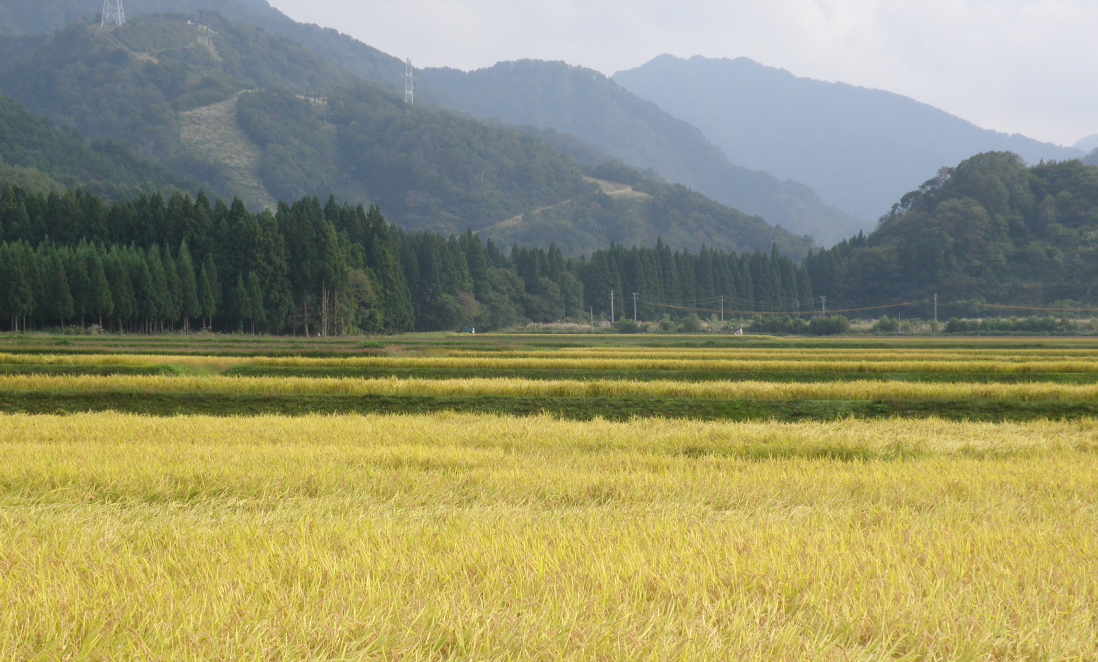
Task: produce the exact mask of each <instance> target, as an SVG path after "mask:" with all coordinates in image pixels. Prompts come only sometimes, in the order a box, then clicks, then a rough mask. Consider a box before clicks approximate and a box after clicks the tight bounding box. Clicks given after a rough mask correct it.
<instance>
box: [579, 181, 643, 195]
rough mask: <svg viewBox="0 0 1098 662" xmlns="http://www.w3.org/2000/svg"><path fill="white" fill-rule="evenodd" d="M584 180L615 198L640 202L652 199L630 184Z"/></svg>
mask: <svg viewBox="0 0 1098 662" xmlns="http://www.w3.org/2000/svg"><path fill="white" fill-rule="evenodd" d="M584 180H586V181H588V182H590V183H592V184H594V185H596V186H598V187H599V188H600V189H602V192H603V193H605V194H606V195H609V196H611V197H614V198H636V199H638V200H647V199H649V198H651V197H652V196H650V195H648V194H647V193H643V192H641V191H638V190H636V189H635V188H633V187H632V186H629V185H628V184H618V183H616V182H608V181H606V180H603V179H595V178H594V177H584Z"/></svg>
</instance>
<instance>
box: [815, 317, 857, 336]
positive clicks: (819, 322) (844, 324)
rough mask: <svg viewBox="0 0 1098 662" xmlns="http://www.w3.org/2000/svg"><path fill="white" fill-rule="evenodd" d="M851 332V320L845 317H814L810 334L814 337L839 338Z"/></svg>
mask: <svg viewBox="0 0 1098 662" xmlns="http://www.w3.org/2000/svg"><path fill="white" fill-rule="evenodd" d="M848 331H850V320H848V319H847V318H845V317H841V316H840V317H813V318H812V321H811V322H809V323H808V332H809V333H810V334H812V335H814V336H837V335H839V334H842V333H846V332H848Z"/></svg>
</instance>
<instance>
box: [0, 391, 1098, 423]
mask: <svg viewBox="0 0 1098 662" xmlns="http://www.w3.org/2000/svg"><path fill="white" fill-rule="evenodd" d="M0 412H2V413H8V414H58V415H64V414H83V413H88V412H118V413H129V414H140V415H145V416H182V415H208V416H223V417H234V416H235V417H240V416H246V417H251V416H262V415H276V414H277V415H282V416H312V415H316V414H329V415H336V414H363V415H365V414H429V413H440V412H464V413H471V414H489V415H509V416H542V415H552V416H555V417H557V418H560V419H568V420H576V421H592V420H597V419H603V420H614V421H629V420H634V419H639V418H649V419H651V418H662V419H680V420H681V419H685V420H693V421H785V422H799V421H839V420H848V419H862V420H879V419H895V418H911V419H925V418H938V419H942V420H950V421H988V422H1005V421H1015V422H1023V421H1041V420H1056V421H1074V420H1084V419H1093V418H1098V403H1096V402H1060V401H1054V400H1042V401H1035V402H1007V401H989V400H965V401H958V402H946V401H938V400H926V401H916V400H907V401H900V400H896V401H887V402H886V401H870V400H856V401H849V400H795V401H787V400H712V399H701V398H652V397H613V398H594V397H584V398H567V397H498V396H476V395H474V396H444V397H433V396H415V395H402V396H385V395H302V394H296V393H289V394H248V395H240V394H226V393H217V394H210V393H203V392H170V393H135V392H124V391H112V392H52V391H51V392H46V391H37V392H34V391H29V392H16V393H2V392H0Z"/></svg>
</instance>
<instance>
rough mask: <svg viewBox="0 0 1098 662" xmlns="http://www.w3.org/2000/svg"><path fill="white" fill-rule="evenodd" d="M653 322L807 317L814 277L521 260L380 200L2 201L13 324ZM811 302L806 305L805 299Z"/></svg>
mask: <svg viewBox="0 0 1098 662" xmlns="http://www.w3.org/2000/svg"><path fill="white" fill-rule="evenodd" d="M612 290H613V291H614V292H616V293H617V294H618V296H619V300H618V307H617V309H616V311H615V312H616V313H619V314H621V313H624V312H625V309H624V308H623V304H622V300H623V299H624V295H623V293H626V292H629V293H631V292H637V293H638V295H639V297H640V301H641V305H640V307H639V309H638V315H641V316H644V317H645V318H646V319H658V318H660V317H662V316H664V315H671V316H673V317H682V316H684V315H685V312H686V311H685V309H686V308H690V307H696V306H697V305H699V304H708V303H709V302H713V301H716V300H717V299H718V298H719V297H725V299H726V301H727V302H728V305H729V309H730V310H731V309H732V308H733V307H734V306H735V305H738V306H740V307H741V308H747V307H751V308H754V307H756V306H759V307H761V308H760V309H765V310H774V309H782V310H788V309H793V308H795V307H796V306H798V305H801V302H806V301H807V300H809V299H811V296H812V293H811V285H810V283H809V281H808V276H807V273H806V272H805V271H804V269H803V268H801V267H798V266H796V265H795V264H794V263H793V262H792V261H791V260H790V259H789V258H786V257H784V256H782V255H780V254H779V253H777V252H773V253H769V254H767V253H752V254H745V255H735V254H729V253H724V252H721V251H712V250H708V249H705V250H703V251H701V252H700V253H697V254H693V253H688V252H685V251H673V250H671V249H670V248H668V247H666V246H664V245H663V244H662V243H660V244H658V245H657V246H656V247H655V248H650V249H649V248H631V249H625V248H622V247H612V248H610V249H608V250H601V251H596V252H595V253H594V254H593V255H592V256H591V257H590V259H575V258H566V257H565V256H564V255H563V253H562V252H561V251H560V250H559V249H557V248H556V247H555V246H550V248H549V249H548V250H546V249H541V248H519V247H517V246H516V247H512V248H510V249H508V250H507V251H506V252H505V251H504V250H501V249H500V248H499V247H498V246H497V245H496V244H495V243H493V242H492V241H490V240H489V241H487V242H485V241H482V240H481V239H480V237H478V236H477V235H475V234H473V233H472V232H466V233H464V234H462V235H457V236H455V235H451V236H444V235H439V234H434V233H428V232H421V233H408V232H405V231H402V230H400V229H399V228H397V227H396V226H395V225H392V224H389V223H387V222H386V220H385V219H384V218H383V217H382V215H381V212H380V210H379V209H378V208H377V207H371V208H369V209H367V208H365V207H363V206H361V205H359V206H355V207H352V206H349V205H339V204H337V202H336V201H335V200H334V198H333V199H330V200H329V201H328V203H327V204H325V205H322V204H321V202H320V201H319V200H318V199H317V198H315V197H306V198H302V199H300V200H298V201H297V202H296V203H294V204H293V205H286V204H281V205H279V207H278V209H277V210H276V211H274V212H271V211H261V212H259V213H254V214H253V213H250V212H249V211H248V210H247V208H246V207H245V206H244V204H243V203H242V202H241V201H240V200H235V201H234V202H233V203H232V204H226V203H224V202H221V201H216V202H212V203H211V202H210V200H209V199H208V198H207V197H206V196H205V195H204V194H201V193H200V194H199V195H198V197H197V198H194V199H192V198H190V197H189V196H187V195H185V194H182V193H175V194H173V195H171V196H170V197H168V198H165V197H163V196H162V195H160V194H159V193H156V194H153V195H151V196H145V195H140V196H138V197H137V198H134V199H133V200H130V201H127V202H122V203H117V202H116V203H111V204H108V203H106V202H104V201H103V200H102V199H101V198H99V197H98V196H96V195H94V194H91V193H86V192H83V191H79V190H77V191H67V192H65V193H56V192H55V193H49V194H42V193H30V192H27V191H24V190H22V189H20V188H18V187H14V186H10V185H8V186H5V187H4V188H3V191H2V192H0V319H4V320H6V322H7V325H8V327H9V328H11V329H13V330H19V329H24V330H26V329H35V328H37V329H44V328H54V327H64V326H66V325H81V326H86V325H90V324H98V325H101V326H102V327H103V328H105V329H113V330H122V331H130V332H154V331H156V332H159V331H163V330H184V331H186V330H194V329H203V328H205V329H213V330H218V331H249V332H265V333H297V334H309V335H316V334H319V335H338V334H353V333H396V332H402V331H411V330H419V331H430V330H454V329H461V328H463V327H465V326H475V327H478V328H481V329H496V328H502V327H506V326H511V325H515V324H520V323H523V322H527V321H532V322H556V321H559V320H563V319H568V318H571V319H577V320H584V321H586V320H587V319H589V317H590V316H591V315H595V316H599V317H603V318H607V317H609V313H610V310H609V308H610V305H611V304H610V300H609V293H610V292H611V291H612ZM806 305H807V304H806Z"/></svg>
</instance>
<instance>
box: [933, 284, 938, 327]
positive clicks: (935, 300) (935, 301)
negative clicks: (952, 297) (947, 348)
mask: <svg viewBox="0 0 1098 662" xmlns="http://www.w3.org/2000/svg"><path fill="white" fill-rule="evenodd" d="M934 323H935V324H937V323H938V293H937V292H935V293H934Z"/></svg>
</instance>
